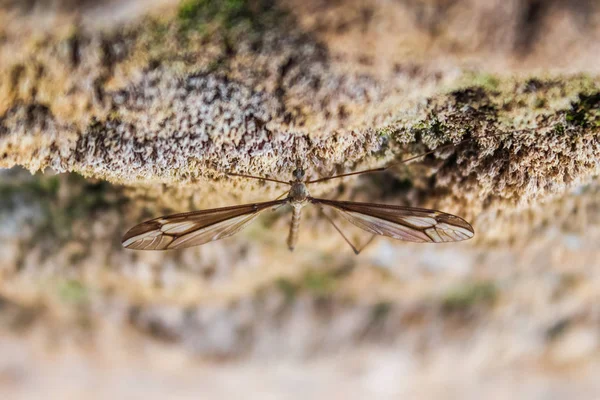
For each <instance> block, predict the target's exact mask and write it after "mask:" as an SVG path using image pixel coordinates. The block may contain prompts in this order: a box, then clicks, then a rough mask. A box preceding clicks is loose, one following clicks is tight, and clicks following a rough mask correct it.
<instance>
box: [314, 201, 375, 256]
mask: <svg viewBox="0 0 600 400" xmlns="http://www.w3.org/2000/svg"><path fill="white" fill-rule="evenodd" d="M321 213H322V214H323V215H324V216H325V218H327V221H329V222H330V223H331V225H333V227H334V228H335V230H336V231H338V233H339V234H340V235H342V237H343V238H344V240H345V241H346V243H348V245H349V246H350V247H352V250H354V254H356V255H359V254H360V252H361V251H363V250H364V249H365V247H367V246H368V245H369V244H370V243H371V242H372V241H373V240H374V239H375V237H376V236H377V235H375V234H373V236H371V239H369V240H368V241H367V243H365V244H364V245H362V246H361V247H360V248H358V247H356V246H355V245H353V244H352V242H351V241H350V240H349V239H348V238H347V237H346V235H344V232H342V230H341V229H340V228H338V226H337V225H336V224H335V222H333V219H332V218H331V217H330V216H329V215H327V213H326V212H325V211H324V210H323V207H321Z"/></svg>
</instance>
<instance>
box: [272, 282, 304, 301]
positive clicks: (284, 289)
mask: <svg viewBox="0 0 600 400" xmlns="http://www.w3.org/2000/svg"><path fill="white" fill-rule="evenodd" d="M275 285H276V286H277V288H278V289H279V290H280V291H281V293H282V294H283V296H284V297H285V300H286V301H287V302H292V301H294V299H295V298H296V296H297V295H298V290H299V287H298V285H297V284H296V283H294V282H292V281H290V280H289V279H286V278H280V279H278V280H277V281H276V282H275Z"/></svg>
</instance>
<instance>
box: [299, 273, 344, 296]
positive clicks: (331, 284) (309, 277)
mask: <svg viewBox="0 0 600 400" xmlns="http://www.w3.org/2000/svg"><path fill="white" fill-rule="evenodd" d="M302 287H303V288H305V289H307V290H308V291H309V292H311V293H313V294H316V295H326V294H329V293H331V292H333V290H334V289H335V287H336V281H335V278H334V277H333V276H332V275H331V274H330V273H327V272H323V271H308V272H307V273H306V274H305V275H304V277H303V279H302Z"/></svg>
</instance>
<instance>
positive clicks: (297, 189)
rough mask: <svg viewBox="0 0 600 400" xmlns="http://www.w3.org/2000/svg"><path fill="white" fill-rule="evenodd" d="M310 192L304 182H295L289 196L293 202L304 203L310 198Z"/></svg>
mask: <svg viewBox="0 0 600 400" xmlns="http://www.w3.org/2000/svg"><path fill="white" fill-rule="evenodd" d="M308 196H309V193H308V189H307V187H306V185H305V184H304V182H293V183H292V188H291V189H290V193H289V194H288V198H289V199H290V200H291V201H292V202H293V203H303V202H305V201H306V199H307V198H308Z"/></svg>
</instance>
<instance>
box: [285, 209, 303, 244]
mask: <svg viewBox="0 0 600 400" xmlns="http://www.w3.org/2000/svg"><path fill="white" fill-rule="evenodd" d="M301 210H302V207H301V206H295V205H292V224H291V225H290V235H289V236H288V241H287V244H288V247H289V249H290V250H291V251H293V250H294V247H296V242H297V241H298V230H299V227H300V213H301Z"/></svg>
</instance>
